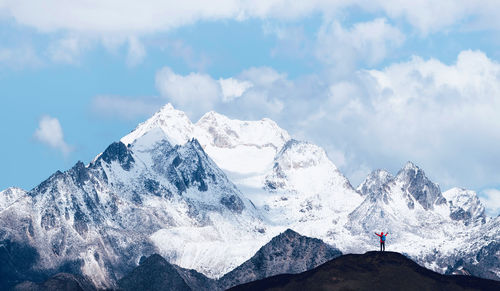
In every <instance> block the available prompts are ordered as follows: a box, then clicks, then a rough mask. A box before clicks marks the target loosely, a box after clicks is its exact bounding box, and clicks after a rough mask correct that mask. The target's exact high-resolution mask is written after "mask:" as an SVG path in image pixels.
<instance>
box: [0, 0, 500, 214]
mask: <svg viewBox="0 0 500 291" xmlns="http://www.w3.org/2000/svg"><path fill="white" fill-rule="evenodd" d="M498 15H500V2H499V1H496V0H491V1H490V0H484V1H467V0H454V1H451V0H442V1H431V0H422V1H406V0H405V1H401V0H398V1H392V0H384V1H378V0H371V1H365V0H330V1H327V0H314V1H313V0H309V1H288V0H264V1H260V0H253V1H246V0H240V1H237V0H213V1H199V0H196V1H194V0H184V1H180V2H179V1H160V0H144V1H129V0H120V1H117V0H107V1H97V0H80V1H68V0H47V1H25V0H0V105H1V106H0V110H1V114H0V123H1V127H0V130H1V131H0V136H1V138H2V142H1V144H0V149H1V153H2V158H1V162H2V163H1V171H0V177H2V178H1V179H0V188H1V189H4V188H6V187H9V186H18V187H22V188H24V189H31V188H32V187H34V186H36V185H37V184H38V183H40V182H41V181H42V180H44V179H45V178H47V177H48V176H49V175H50V174H52V173H53V172H55V171H56V170H65V169H67V168H69V167H71V166H72V165H73V164H74V163H76V161H78V160H82V161H84V162H86V163H87V162H89V161H90V160H92V158H93V157H94V156H95V155H96V154H97V153H99V152H101V151H102V150H103V149H104V148H106V146H107V145H109V144H110V143H111V142H113V141H116V140H118V139H119V138H120V137H122V136H124V135H125V134H126V133H128V132H129V131H130V130H132V129H133V128H134V127H135V126H136V125H137V124H138V123H139V122H140V121H143V120H144V119H146V118H147V117H148V116H149V115H151V114H152V113H153V112H155V111H156V110H157V109H158V108H159V107H160V106H162V105H163V104H165V103H168V102H170V103H172V104H173V105H174V106H175V107H177V108H178V109H181V110H183V111H185V112H187V113H188V114H189V116H190V118H191V119H192V120H193V121H196V120H197V119H198V118H199V117H200V116H201V115H202V114H203V113H205V112H206V111H209V110H216V111H218V112H221V113H223V114H226V115H228V116H229V117H232V118H238V119H251V120H255V119H261V118H263V117H269V118H272V119H274V120H275V121H276V122H278V124H279V125H280V126H281V127H283V128H285V129H286V130H288V131H289V132H290V133H291V134H292V136H294V137H295V138H297V139H303V140H308V141H311V142H314V143H317V144H319V145H321V146H323V147H324V148H325V149H326V150H327V152H328V154H329V156H330V158H331V159H332V160H333V161H334V162H335V164H336V165H337V166H338V167H339V168H340V169H341V170H342V171H343V172H344V173H345V175H346V176H347V177H348V178H349V179H350V180H351V181H352V184H354V185H357V184H358V183H360V182H361V181H362V179H363V178H364V177H365V176H366V175H367V174H368V173H369V172H370V171H371V170H373V169H377V168H384V169H387V170H389V171H390V172H392V173H396V172H397V171H398V169H399V168H401V167H402V165H403V164H404V163H405V162H406V161H408V160H411V161H413V162H414V163H416V164H417V165H419V166H420V167H421V168H423V169H424V170H425V171H426V173H427V175H428V176H429V177H430V178H431V179H432V180H433V181H435V182H437V183H439V184H440V186H441V188H442V190H447V189H449V188H451V187H454V186H458V187H464V188H468V189H473V190H476V191H478V193H480V195H481V198H482V199H483V202H485V204H486V205H487V207H488V209H489V213H490V214H491V215H496V214H498V213H499V212H500V17H498Z"/></svg>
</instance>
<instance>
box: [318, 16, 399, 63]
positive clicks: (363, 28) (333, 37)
mask: <svg viewBox="0 0 500 291" xmlns="http://www.w3.org/2000/svg"><path fill="white" fill-rule="evenodd" d="M404 39H405V37H404V35H403V33H402V32H401V31H400V30H399V29H397V28H396V27H394V26H392V25H390V24H388V23H387V20H386V19H383V18H378V19H375V20H373V21H370V22H360V23H356V24H354V25H353V26H352V27H351V28H350V29H345V28H343V27H342V25H341V24H340V23H339V22H338V21H332V22H329V23H326V24H324V25H323V26H322V27H321V28H320V30H319V32H318V37H317V49H316V56H317V57H318V58H319V59H320V60H322V61H324V62H326V63H327V64H329V65H332V66H333V67H334V69H335V71H343V72H346V71H352V70H354V68H355V65H356V62H357V61H363V62H366V63H367V64H368V65H370V66H372V65H375V64H377V63H379V62H380V61H382V60H383V59H384V58H385V57H386V55H387V54H388V53H389V52H390V51H391V50H393V49H394V48H396V47H399V46H400V45H401V44H402V43H403V41H404Z"/></svg>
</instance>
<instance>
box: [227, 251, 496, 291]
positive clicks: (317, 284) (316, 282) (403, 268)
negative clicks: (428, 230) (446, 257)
mask: <svg viewBox="0 0 500 291" xmlns="http://www.w3.org/2000/svg"><path fill="white" fill-rule="evenodd" d="M271 289H272V290H500V282H497V281H493V280H487V279H480V278H477V277H472V276H460V275H453V276H446V275H441V274H438V273H436V272H433V271H431V270H428V269H425V268H423V267H421V266H419V265H418V264H416V263H415V262H413V261H412V260H410V259H408V258H406V257H405V256H403V255H401V254H399V253H394V252H383V253H382V252H367V253H366V254H363V255H344V256H341V257H339V258H336V259H334V260H331V261H329V262H327V263H325V264H323V265H321V266H319V267H317V268H315V269H313V270H310V271H307V272H304V273H300V274H296V275H291V274H286V275H278V276H274V277H270V278H266V279H263V280H259V281H255V282H251V283H247V284H243V285H239V286H236V287H234V288H231V289H230V290H271Z"/></svg>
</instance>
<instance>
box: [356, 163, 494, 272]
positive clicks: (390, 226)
mask: <svg viewBox="0 0 500 291" xmlns="http://www.w3.org/2000/svg"><path fill="white" fill-rule="evenodd" d="M358 191H360V192H361V193H363V194H365V196H366V198H365V200H364V201H363V202H362V203H361V204H360V205H359V207H357V208H356V210H355V211H353V212H352V213H350V214H349V223H348V224H347V225H346V226H347V228H348V229H349V230H350V231H351V233H352V234H353V240H354V241H357V242H356V243H355V245H357V246H358V247H359V246H361V247H363V246H364V247H368V246H369V244H370V239H369V236H367V234H370V233H373V232H374V231H384V232H386V231H389V236H388V241H389V242H390V246H391V250H395V251H398V252H402V253H405V254H407V255H409V256H411V257H412V258H413V259H415V260H416V261H417V262H419V263H420V264H422V265H425V266H426V267H428V268H431V269H433V270H435V271H439V272H442V273H443V272H452V271H453V270H454V268H455V269H456V267H452V266H454V265H455V264H457V262H459V263H458V264H459V265H460V262H462V261H463V259H464V258H466V257H468V258H470V257H474V256H475V255H474V254H477V253H478V252H480V250H481V249H482V248H484V247H486V246H488V245H489V243H490V242H492V241H494V240H492V239H493V238H494V237H498V236H499V234H500V229H498V228H497V227H492V226H491V223H486V218H485V214H484V206H483V205H482V204H481V202H480V200H479V199H478V197H477V194H476V193H475V192H474V191H468V190H464V189H458V188H454V189H451V190H449V191H447V192H445V193H441V191H440V189H439V186H438V185H437V184H435V183H433V182H432V181H430V180H429V179H428V178H427V177H426V175H425V173H424V171H423V170H422V169H420V168H419V167H417V166H416V165H414V164H413V163H411V162H408V163H407V164H406V165H405V166H404V167H403V168H402V169H401V170H400V171H399V172H398V174H397V175H396V176H391V175H390V174H388V173H387V172H385V171H381V170H377V171H374V172H373V173H371V174H370V175H368V177H367V178H366V179H365V181H363V183H362V184H361V185H360V186H359V187H358ZM486 230H488V232H489V235H488V236H486V235H484V233H485V232H486ZM472 237H474V239H472ZM372 241H373V240H372ZM472 246H475V247H472ZM457 253H462V254H466V255H464V256H463V257H461V258H460V257H457V255H456V254H457ZM495 257H496V259H494V258H495ZM488 258H489V260H494V261H498V254H492V253H491V251H490V252H489V257H488ZM487 261H488V260H484V261H481V262H478V261H476V262H475V265H476V266H481V265H483V264H489V263H487ZM479 269H481V270H482V268H481V267H478V268H476V270H479ZM450 270H451V271H450ZM471 274H474V275H476V276H483V277H484V276H485V275H486V274H485V273H484V272H482V271H477V272H474V271H472V273H471ZM490 278H493V277H490ZM497 279H498V277H497Z"/></svg>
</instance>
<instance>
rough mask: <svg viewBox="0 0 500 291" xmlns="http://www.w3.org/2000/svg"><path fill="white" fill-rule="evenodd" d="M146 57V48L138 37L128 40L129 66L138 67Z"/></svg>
mask: <svg viewBox="0 0 500 291" xmlns="http://www.w3.org/2000/svg"><path fill="white" fill-rule="evenodd" d="M145 57H146V48H144V45H143V44H142V43H141V42H140V41H139V40H138V39H137V38H136V37H130V38H129V40H128V54H127V64H128V65H129V66H135V65H138V64H140V63H141V62H142V61H143V60H144V58H145Z"/></svg>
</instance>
